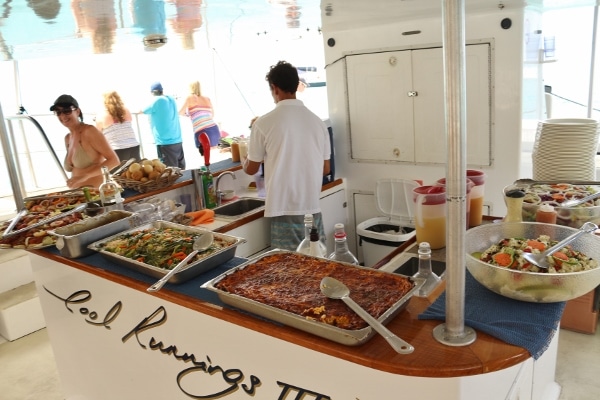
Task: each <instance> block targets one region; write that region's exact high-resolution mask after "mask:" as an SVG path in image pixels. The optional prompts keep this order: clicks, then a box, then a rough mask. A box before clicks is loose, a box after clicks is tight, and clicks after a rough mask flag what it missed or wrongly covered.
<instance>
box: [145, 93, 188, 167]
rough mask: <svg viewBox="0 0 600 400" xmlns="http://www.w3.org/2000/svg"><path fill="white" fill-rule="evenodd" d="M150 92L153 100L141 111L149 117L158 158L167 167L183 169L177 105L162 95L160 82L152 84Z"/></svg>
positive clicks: (183, 160)
mask: <svg viewBox="0 0 600 400" xmlns="http://www.w3.org/2000/svg"><path fill="white" fill-rule="evenodd" d="M150 91H151V92H152V95H153V96H154V100H153V101H152V104H150V105H149V106H148V107H146V108H145V109H143V110H142V113H144V114H148V115H150V124H151V125H152V135H153V136H154V141H155V143H156V152H157V153H158V158H159V159H160V161H162V163H163V164H165V165H167V166H169V167H179V168H181V169H185V155H184V153H183V144H182V139H181V125H180V124H179V114H178V112H177V103H176V102H175V99H174V98H172V97H171V96H167V95H164V94H163V87H162V85H161V84H160V82H155V83H153V84H152V85H151V86H150Z"/></svg>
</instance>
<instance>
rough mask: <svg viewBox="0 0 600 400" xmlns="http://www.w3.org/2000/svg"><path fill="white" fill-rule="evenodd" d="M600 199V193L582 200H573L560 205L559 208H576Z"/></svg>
mask: <svg viewBox="0 0 600 400" xmlns="http://www.w3.org/2000/svg"><path fill="white" fill-rule="evenodd" d="M598 197H600V192H596V193H592V194H590V195H589V196H585V197H582V198H581V199H571V200H567V201H563V202H562V203H560V206H559V207H575V206H578V205H580V204H583V203H587V202H588V201H590V200H594V199H597V198H598Z"/></svg>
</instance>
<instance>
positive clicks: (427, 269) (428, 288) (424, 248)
mask: <svg viewBox="0 0 600 400" xmlns="http://www.w3.org/2000/svg"><path fill="white" fill-rule="evenodd" d="M418 253H419V270H418V271H417V273H416V274H414V275H413V277H414V278H420V279H425V282H424V283H423V285H422V286H421V287H420V288H419V290H418V291H417V294H416V295H415V296H419V297H427V296H429V295H430V294H431V292H432V291H433V290H434V289H435V288H436V287H437V286H438V285H439V284H440V282H441V281H442V280H441V278H440V277H439V276H437V275H436V274H435V272H433V271H432V269H431V246H430V245H429V243H428V242H421V243H419V250H418Z"/></svg>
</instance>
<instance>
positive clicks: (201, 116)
mask: <svg viewBox="0 0 600 400" xmlns="http://www.w3.org/2000/svg"><path fill="white" fill-rule="evenodd" d="M179 115H187V116H189V117H190V119H191V120H192V126H193V129H194V141H195V142H196V147H197V148H198V150H199V151H200V155H204V152H205V151H206V150H208V151H210V149H203V148H202V143H200V135H202V134H206V135H207V136H208V139H209V140H210V147H211V149H212V148H216V147H217V145H218V144H219V141H220V140H221V130H220V129H219V126H218V125H217V123H216V122H215V121H214V109H213V105H212V102H211V101H210V98H208V97H206V96H202V91H201V89H200V82H198V81H195V82H192V83H191V84H190V95H189V96H188V97H187V98H186V99H185V103H183V106H181V108H180V109H179Z"/></svg>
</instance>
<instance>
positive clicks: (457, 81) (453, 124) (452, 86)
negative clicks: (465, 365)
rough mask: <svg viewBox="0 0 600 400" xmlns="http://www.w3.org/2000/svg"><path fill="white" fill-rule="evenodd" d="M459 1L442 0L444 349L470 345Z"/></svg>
mask: <svg viewBox="0 0 600 400" xmlns="http://www.w3.org/2000/svg"><path fill="white" fill-rule="evenodd" d="M464 15H465V7H464V0H447V1H445V0H442V19H443V23H442V26H443V33H444V38H443V45H444V74H445V78H444V94H445V105H446V113H445V119H446V137H447V146H448V153H447V162H446V205H447V218H446V265H447V267H446V271H447V273H446V323H445V324H441V325H439V326H437V327H435V328H434V330H433V336H434V337H435V339H436V340H438V341H439V342H441V343H443V344H446V345H449V346H465V345H468V344H471V343H473V341H475V337H476V334H475V330H474V329H473V328H470V327H465V326H464V320H465V316H464V308H465V244H464V241H465V226H466V225H467V184H466V180H467V179H466V177H467V174H466V159H467V156H466V153H467V151H466V148H467V145H466V137H467V135H466V120H467V119H466V74H465V34H464V32H465V24H464Z"/></svg>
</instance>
